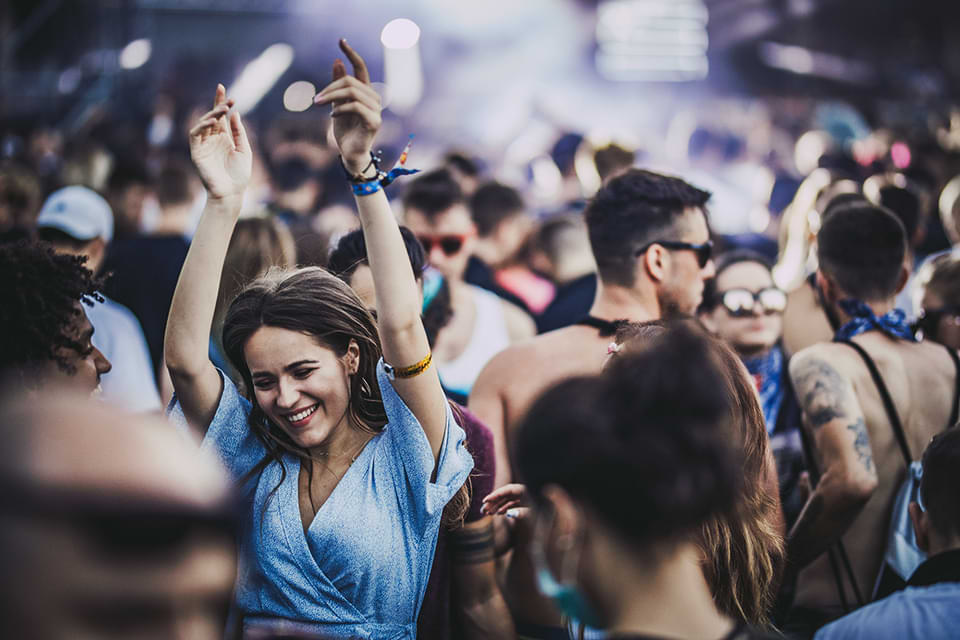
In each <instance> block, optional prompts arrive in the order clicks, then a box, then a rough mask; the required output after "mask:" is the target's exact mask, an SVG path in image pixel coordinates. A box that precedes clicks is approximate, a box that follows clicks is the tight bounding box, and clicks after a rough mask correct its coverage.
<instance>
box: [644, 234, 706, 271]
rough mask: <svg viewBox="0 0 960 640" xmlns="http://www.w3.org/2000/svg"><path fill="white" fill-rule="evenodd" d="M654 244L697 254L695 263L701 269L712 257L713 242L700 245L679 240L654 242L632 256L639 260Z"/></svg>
mask: <svg viewBox="0 0 960 640" xmlns="http://www.w3.org/2000/svg"><path fill="white" fill-rule="evenodd" d="M655 244H658V245H660V246H661V247H664V248H665V249H674V250H676V251H693V252H694V253H695V254H697V263H698V264H699V265H700V268H701V269H703V268H705V267H706V266H707V263H708V262H710V258H711V257H713V240H707V241H706V242H701V243H700V244H694V243H692V242H680V241H679V240H656V241H654V242H651V243H649V244H645V245H643V246H642V247H641V248H640V249H638V250H637V252H636V253H635V254H634V256H635V257H637V258H639V257H640V256H642V255H643V254H645V253H646V252H647V250H648V249H649V248H650V247H652V246H653V245H655Z"/></svg>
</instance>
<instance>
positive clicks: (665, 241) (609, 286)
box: [470, 169, 713, 637]
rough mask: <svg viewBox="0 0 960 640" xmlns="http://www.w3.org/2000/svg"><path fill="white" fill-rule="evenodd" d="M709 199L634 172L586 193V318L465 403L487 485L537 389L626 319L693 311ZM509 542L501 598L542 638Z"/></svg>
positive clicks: (492, 378)
mask: <svg viewBox="0 0 960 640" xmlns="http://www.w3.org/2000/svg"><path fill="white" fill-rule="evenodd" d="M709 197H710V194H708V193H707V192H705V191H701V190H700V189H697V188H695V187H692V186H690V185H688V184H687V183H686V182H684V181H682V180H680V179H679V178H673V177H669V176H664V175H660V174H656V173H652V172H649V171H643V170H639V169H633V170H630V171H628V172H626V173H624V174H623V175H621V176H618V177H616V178H614V179H613V180H611V181H610V182H609V183H607V185H606V186H604V187H603V188H602V189H601V190H600V191H599V192H598V193H597V195H596V196H595V197H594V199H593V200H592V202H591V203H590V204H589V206H588V207H587V210H586V213H585V215H586V221H587V228H588V230H589V234H590V243H591V246H592V248H593V255H594V258H595V260H596V262H597V265H598V270H599V285H598V291H597V296H596V299H595V300H594V302H593V306H592V307H591V309H590V312H589V314H588V315H585V316H583V317H582V318H580V319H579V320H578V322H577V323H576V324H574V325H573V326H569V327H566V328H563V329H558V330H556V331H551V332H550V333H546V334H543V335H541V336H538V337H536V338H534V339H533V340H529V341H527V342H524V343H522V344H519V345H515V346H513V347H511V348H509V349H507V350H506V351H504V352H503V353H501V354H499V355H498V356H496V357H495V358H494V359H493V360H491V362H490V363H489V364H488V365H487V366H486V367H485V368H484V370H483V372H482V373H481V375H480V378H479V379H478V381H477V384H476V387H475V388H474V392H473V394H472V396H471V398H470V408H471V410H473V411H474V413H476V414H477V416H478V417H479V418H480V419H481V420H483V422H484V424H486V425H487V426H488V427H490V430H491V431H492V432H493V436H494V443H495V445H496V451H497V478H496V482H495V486H496V487H502V486H503V485H505V484H507V483H509V482H510V477H511V467H510V456H509V452H508V446H507V442H508V439H509V437H510V436H511V434H512V432H513V430H514V429H515V428H516V425H517V424H518V423H519V421H520V419H521V418H522V417H523V415H524V414H525V413H526V411H527V410H528V409H529V407H530V406H531V405H532V404H533V401H534V400H535V399H536V398H537V397H538V396H539V395H540V394H541V393H542V392H543V390H544V389H546V388H547V387H549V386H550V385H552V384H556V383H557V382H559V381H561V380H564V379H566V378H569V377H573V376H578V375H585V374H590V373H597V372H599V371H600V369H601V368H602V366H603V363H604V362H605V360H606V355H607V346H608V345H609V344H610V341H611V340H612V339H613V336H614V335H615V334H616V331H617V329H618V328H619V327H620V326H622V325H623V324H624V322H625V321H646V320H654V319H658V318H661V317H665V316H670V315H673V314H684V313H685V314H691V313H693V312H694V311H695V310H696V308H697V307H698V306H699V304H700V301H701V297H702V295H703V283H704V280H706V279H708V278H710V277H712V276H713V261H712V259H711V251H712V244H711V242H710V232H709V229H708V228H707V220H706V216H705V215H704V211H703V206H704V205H705V204H706V201H707V199H708V198H709ZM518 543H519V544H518V546H517V547H516V548H515V553H514V559H513V562H512V565H513V566H512V567H511V571H510V573H509V575H508V581H507V591H506V594H507V601H508V602H509V603H510V605H511V609H512V610H513V612H514V616H515V618H516V620H517V629H518V632H520V634H521V635H525V633H524V629H523V627H524V626H525V625H526V628H527V629H534V631H533V632H528V633H526V635H528V636H529V637H549V635H550V634H552V633H556V632H557V629H558V628H559V625H560V616H559V614H558V613H557V610H556V609H555V608H554V607H553V605H552V604H551V603H550V602H549V601H547V600H544V599H543V598H542V597H540V596H539V595H538V594H537V592H536V589H535V588H534V578H535V576H534V575H533V574H532V573H531V572H530V571H529V570H528V569H529V561H528V555H527V551H526V549H525V545H524V544H523V541H522V540H520V541H518ZM518 557H519V558H521V560H519V561H518ZM560 631H561V632H562V629H561V630H560Z"/></svg>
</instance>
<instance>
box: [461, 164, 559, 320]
mask: <svg viewBox="0 0 960 640" xmlns="http://www.w3.org/2000/svg"><path fill="white" fill-rule="evenodd" d="M469 204H470V215H471V216H472V217H473V222H474V224H475V225H476V227H477V240H476V243H475V244H474V247H473V258H472V259H471V261H470V264H469V266H468V267H467V272H466V275H465V277H464V278H465V280H466V281H467V282H472V280H471V275H472V273H473V272H474V271H477V270H481V271H485V272H486V273H485V276H484V277H486V278H489V279H490V280H491V281H492V282H494V283H496V284H497V285H498V286H499V287H502V288H503V289H505V290H506V291H508V292H510V293H512V294H513V295H515V296H517V297H519V298H520V300H521V301H522V304H523V306H524V307H525V308H526V309H528V310H530V312H531V313H533V314H539V313H541V312H542V311H543V310H544V309H545V308H546V306H547V304H549V303H550V300H551V299H552V298H553V295H554V288H553V284H551V283H550V282H549V281H547V280H545V279H544V278H542V277H540V276H538V275H537V274H535V273H534V272H532V271H531V270H530V269H529V268H528V267H527V266H526V265H525V264H524V262H523V260H522V258H523V253H524V250H525V248H526V246H527V241H528V240H529V238H530V235H531V233H532V232H533V230H534V220H533V218H532V217H531V216H530V215H528V214H527V210H526V205H525V204H524V202H523V197H522V196H521V195H520V192H519V191H517V190H516V189H514V188H513V187H509V186H507V185H505V184H500V183H499V182H486V183H484V184H482V185H480V187H479V188H477V190H476V192H475V193H474V194H473V195H472V196H470V199H469ZM481 286H482V285H481Z"/></svg>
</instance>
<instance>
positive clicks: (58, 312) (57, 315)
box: [0, 242, 110, 395]
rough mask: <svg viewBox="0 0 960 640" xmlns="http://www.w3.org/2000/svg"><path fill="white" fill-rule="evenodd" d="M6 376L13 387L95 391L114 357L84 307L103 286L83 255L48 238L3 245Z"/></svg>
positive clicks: (1, 368)
mask: <svg viewBox="0 0 960 640" xmlns="http://www.w3.org/2000/svg"><path fill="white" fill-rule="evenodd" d="M0 272H2V273H4V274H7V275H5V277H3V278H0V300H3V303H2V304H0V326H2V327H3V333H2V338H0V339H2V346H0V372H2V373H0V375H2V376H3V377H4V378H5V379H6V382H7V383H8V384H9V385H11V386H12V387H13V388H18V389H23V390H28V391H29V390H33V391H39V390H41V389H44V388H47V387H48V386H63V387H69V388H72V389H76V390H77V392H79V393H82V394H86V395H90V394H91V393H93V392H95V391H96V390H97V389H98V387H99V384H100V376H102V375H104V374H105V373H107V372H108V371H110V362H109V361H108V360H107V359H106V358H105V357H104V356H103V354H102V353H100V350H99V349H97V348H96V347H95V346H93V343H92V342H91V338H92V336H93V327H91V326H90V321H89V320H88V319H87V314H86V313H85V312H84V310H83V304H87V305H92V304H93V300H94V299H97V298H98V295H97V293H96V291H97V290H98V289H99V288H100V287H101V286H102V283H101V282H100V281H99V280H97V279H96V278H95V277H94V276H93V273H91V272H90V270H88V269H86V268H85V267H84V266H83V258H79V257H76V256H69V255H61V254H57V253H55V252H54V251H53V249H52V247H50V246H49V245H46V244H43V243H26V242H21V243H18V244H7V245H0Z"/></svg>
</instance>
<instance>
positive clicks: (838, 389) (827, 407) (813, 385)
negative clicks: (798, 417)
mask: <svg viewBox="0 0 960 640" xmlns="http://www.w3.org/2000/svg"><path fill="white" fill-rule="evenodd" d="M790 373H791V377H792V378H793V383H794V386H795V388H796V390H797V396H798V398H799V399H800V403H801V405H802V407H803V413H804V414H805V415H806V416H807V419H808V420H809V422H810V426H811V427H813V430H814V431H816V430H817V429H819V428H820V427H822V426H823V425H825V424H827V423H828V422H830V421H832V420H836V419H837V418H844V417H846V412H845V411H844V409H843V401H844V395H845V391H846V388H847V385H848V382H847V381H846V380H845V379H844V378H843V376H841V375H840V374H839V373H838V372H837V370H836V369H834V368H833V367H832V366H831V365H830V364H829V363H827V362H826V361H824V360H821V359H819V358H809V359H804V360H802V361H800V362H799V363H798V364H797V365H794V366H793V367H791V368H790Z"/></svg>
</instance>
